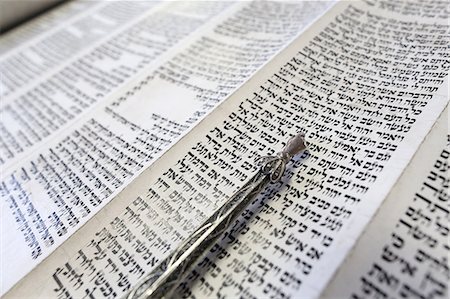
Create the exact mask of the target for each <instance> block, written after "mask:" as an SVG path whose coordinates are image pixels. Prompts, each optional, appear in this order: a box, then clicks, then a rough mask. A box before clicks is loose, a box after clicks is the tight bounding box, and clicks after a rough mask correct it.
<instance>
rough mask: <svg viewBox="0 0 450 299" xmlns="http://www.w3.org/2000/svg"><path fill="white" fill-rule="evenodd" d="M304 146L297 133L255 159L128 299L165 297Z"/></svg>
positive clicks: (303, 141)
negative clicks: (240, 181)
mask: <svg viewBox="0 0 450 299" xmlns="http://www.w3.org/2000/svg"><path fill="white" fill-rule="evenodd" d="M305 149H306V143H305V137H304V135H303V134H298V135H297V136H295V137H293V138H292V139H290V140H289V141H288V143H287V144H286V146H285V147H284V149H283V150H282V151H281V152H280V153H278V154H277V155H276V156H265V157H261V158H259V159H258V160H257V163H258V166H259V167H260V171H258V172H257V173H256V174H255V175H254V176H253V177H252V178H251V179H250V180H249V181H248V182H247V183H246V184H245V185H244V186H243V187H242V188H240V189H239V190H238V191H237V192H236V193H235V194H233V195H232V196H231V197H230V198H229V199H228V200H227V201H226V202H225V204H224V205H222V206H221V207H220V208H219V209H218V210H217V211H216V212H214V214H213V215H211V216H210V217H209V218H208V219H207V220H206V221H205V222H204V223H203V224H202V225H201V226H200V227H199V228H198V229H197V230H196V231H195V232H194V233H193V234H192V235H191V236H190V237H189V238H187V239H186V240H184V241H183V242H182V244H181V245H180V246H179V247H178V248H177V249H176V250H175V251H174V252H173V253H171V254H170V255H169V256H168V257H167V258H166V259H164V260H163V261H161V263H160V264H159V265H158V266H157V267H156V268H155V269H154V270H153V271H152V272H151V273H149V274H148V275H147V276H145V277H144V279H143V280H142V281H141V282H140V283H139V284H138V285H137V286H136V287H134V288H133V289H132V290H131V291H130V293H129V294H128V296H127V298H128V299H136V298H148V299H150V298H155V299H156V298H169V297H170V296H171V293H172V291H173V290H174V289H175V287H176V286H177V284H178V283H179V282H180V281H181V280H182V279H183V278H184V276H185V275H186V274H187V273H189V270H191V267H192V266H193V265H195V262H196V261H197V260H198V259H199V258H200V257H201V256H202V255H203V254H205V253H207V252H208V250H209V249H210V248H211V247H212V246H213V245H214V243H216V241H217V240H218V239H219V237H220V236H221V235H222V233H223V232H225V231H226V230H227V229H228V228H229V226H230V224H232V223H233V221H234V220H235V219H236V218H237V217H239V216H240V215H241V214H242V212H243V211H244V209H245V208H246V207H247V206H248V204H249V203H250V202H251V201H252V200H253V199H254V198H255V197H256V196H257V195H258V194H259V193H260V192H261V190H262V189H263V188H264V187H265V186H266V185H267V184H268V183H269V182H276V181H278V180H280V179H281V177H282V175H283V173H284V171H285V169H286V164H287V163H288V162H289V160H290V159H291V158H292V157H293V156H295V155H296V154H297V153H299V152H301V151H303V150H305Z"/></svg>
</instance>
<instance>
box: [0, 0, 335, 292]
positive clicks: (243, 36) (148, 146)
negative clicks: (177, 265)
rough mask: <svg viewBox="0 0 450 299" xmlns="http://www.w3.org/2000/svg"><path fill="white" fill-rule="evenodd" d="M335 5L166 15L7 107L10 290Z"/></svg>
mask: <svg viewBox="0 0 450 299" xmlns="http://www.w3.org/2000/svg"><path fill="white" fill-rule="evenodd" d="M330 4H331V3H330V2H299V3H282V2H277V3H266V2H239V3H232V2H223V3H222V2H210V1H200V2H170V3H166V4H164V6H162V7H159V6H158V7H156V8H155V10H154V11H153V12H150V13H149V14H148V16H147V17H146V18H144V19H142V20H141V21H140V22H137V23H136V24H135V25H133V26H131V27H130V28H129V29H128V30H125V31H123V32H122V33H120V34H119V35H117V36H115V37H114V38H112V39H111V40H108V41H107V42H106V44H105V45H103V46H100V47H98V48H95V49H94V50H92V51H91V52H89V53H88V54H86V56H83V57H82V58H80V59H78V60H75V61H74V62H73V63H72V64H70V65H69V66H67V67H66V68H65V69H64V70H63V71H61V72H60V73H57V74H55V75H54V76H51V77H50V78H49V79H48V81H46V82H45V84H44V83H43V84H41V85H39V86H38V87H37V89H32V90H31V91H30V92H29V93H27V96H29V98H24V97H21V98H19V99H15V100H11V101H10V104H5V105H4V107H5V109H4V110H3V111H2V112H3V113H4V116H3V119H2V121H3V125H4V127H6V128H4V131H3V132H4V133H5V132H12V131H16V132H18V133H16V134H12V133H11V134H9V135H8V138H7V139H6V138H5V139H4V140H5V142H8V144H9V145H10V146H9V147H5V148H7V149H8V150H10V151H8V152H7V153H8V154H10V156H8V155H6V157H7V158H9V160H8V159H5V160H4V162H5V166H4V173H2V189H1V191H2V197H3V198H4V199H5V200H4V201H2V233H1V236H2V256H3V257H5V258H4V259H3V261H2V266H3V267H4V268H5V269H10V270H9V275H7V276H2V280H3V283H4V288H3V290H4V291H6V290H7V289H8V288H9V287H10V286H12V284H14V283H15V282H17V281H18V280H19V279H20V278H21V277H22V276H23V275H24V274H26V273H27V272H28V271H30V270H31V269H32V267H33V266H34V265H36V264H38V263H39V262H40V261H41V260H42V259H43V258H45V257H46V256H47V255H48V254H49V253H51V252H52V251H53V250H54V249H55V248H56V247H57V246H58V245H59V244H60V243H61V242H63V241H64V240H65V239H66V238H67V237H68V236H69V235H70V234H71V233H72V232H74V231H75V230H76V229H77V228H79V227H80V226H81V225H83V223H85V222H86V221H87V220H88V219H89V218H90V217H92V215H93V214H95V213H96V212H97V211H99V210H100V209H101V208H102V207H103V206H104V205H105V204H106V203H108V202H109V201H110V200H111V199H112V198H114V196H115V195H116V194H117V193H118V192H119V191H120V190H121V189H122V188H123V187H124V186H126V184H127V183H128V182H130V181H131V180H132V179H133V178H134V177H136V176H137V175H138V174H139V173H140V172H141V171H143V170H144V169H145V168H147V167H148V166H149V165H151V163H152V162H153V161H154V160H155V159H156V158H157V157H158V156H159V155H160V154H161V153H162V152H163V151H164V150H165V149H167V148H168V147H169V146H170V144H171V143H172V142H173V141H174V140H176V139H177V138H178V137H179V136H181V134H182V133H183V132H185V131H186V130H187V129H188V128H189V127H191V126H192V125H193V124H194V123H195V122H197V121H198V120H199V119H200V118H201V117H203V116H204V115H205V114H206V113H207V112H208V111H209V110H211V109H212V108H213V107H214V106H215V105H217V103H219V102H220V101H221V100H222V99H224V98H225V97H227V96H228V95H229V94H230V93H231V92H232V91H233V90H234V89H236V88H237V87H238V86H239V85H240V84H242V83H243V82H244V81H245V80H246V79H247V78H249V77H250V76H251V75H252V74H253V73H254V72H255V71H256V70H257V69H258V68H259V67H260V66H261V65H263V64H264V63H265V62H266V61H267V60H269V59H270V58H271V57H272V56H273V55H275V54H276V53H277V52H278V51H279V50H280V49H281V48H283V47H284V46H285V45H286V44H287V43H288V42H289V41H291V40H292V39H293V38H294V37H295V36H296V35H298V33H299V32H300V31H301V30H302V29H303V28H305V26H306V25H307V24H308V23H309V22H311V21H312V20H313V18H314V17H315V16H317V15H319V14H320V13H322V12H323V11H324V10H325V9H326V8H327V7H328V6H330ZM213 16H214V19H211V18H212V17H213ZM165 51H166V52H165ZM157 58H158V59H157ZM144 67H145V69H144ZM138 72H140V73H139V74H138V76H137V77H135V78H134V79H132V80H131V81H130V82H129V83H128V84H127V85H126V86H124V87H123V88H122V89H121V90H119V91H116V92H115V94H114V95H109V96H107V94H108V92H111V91H112V90H114V89H115V88H117V86H118V85H120V84H121V82H122V81H124V80H126V79H127V78H131V77H132V76H133V75H134V74H135V73H138ZM97 97H99V98H98V100H96V98H97ZM56 103H58V104H59V106H58V105H56ZM17 109H20V111H18V110H17ZM19 112H21V113H19ZM47 134H48V135H49V137H45V135H47ZM30 140H31V141H35V140H36V142H34V143H33V142H31V141H30ZM29 141H30V142H29ZM19 149H22V150H23V152H21V150H19Z"/></svg>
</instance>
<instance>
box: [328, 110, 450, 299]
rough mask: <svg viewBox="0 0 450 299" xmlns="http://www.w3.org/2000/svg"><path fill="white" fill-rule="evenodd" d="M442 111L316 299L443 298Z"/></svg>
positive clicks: (446, 142)
mask: <svg viewBox="0 0 450 299" xmlns="http://www.w3.org/2000/svg"><path fill="white" fill-rule="evenodd" d="M448 121H449V114H448V107H447V109H446V110H444V112H443V113H442V115H441V117H440V119H439V121H438V122H437V123H436V124H435V125H434V127H433V129H432V131H431V132H430V134H429V135H428V136H427V138H426V139H425V140H424V142H423V144H422V145H421V146H420V148H419V150H418V151H417V153H416V154H415V155H414V158H413V159H412V160H411V162H410V163H409V165H408V167H407V168H406V170H405V172H404V173H403V174H402V176H401V177H400V179H399V181H398V182H397V184H396V185H395V187H394V188H393V189H392V191H391V192H390V194H389V196H388V197H387V199H386V200H385V202H384V203H383V204H382V206H381V207H380V210H379V211H378V212H377V214H376V215H375V216H374V218H373V220H372V221H371V222H370V225H368V227H367V229H366V230H365V231H364V233H363V235H362V237H361V239H360V240H358V243H357V245H356V246H355V247H354V249H352V252H351V253H350V254H349V256H348V257H347V259H346V261H345V263H344V264H343V266H342V267H341V268H340V269H339V271H338V272H337V273H336V276H335V277H334V278H333V280H332V281H331V283H330V285H329V286H328V287H327V289H326V290H325V292H324V293H323V295H322V296H321V297H323V298H448V286H449V281H450V270H449V268H450V264H449V253H450V244H449V223H450V206H449V192H448V191H449V180H450V178H449V157H450V135H449V130H448V128H449V122H448Z"/></svg>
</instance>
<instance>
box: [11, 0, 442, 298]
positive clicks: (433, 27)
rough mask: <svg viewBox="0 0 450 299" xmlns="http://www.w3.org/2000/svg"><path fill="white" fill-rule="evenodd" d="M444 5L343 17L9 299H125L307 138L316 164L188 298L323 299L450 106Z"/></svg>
mask: <svg viewBox="0 0 450 299" xmlns="http://www.w3.org/2000/svg"><path fill="white" fill-rule="evenodd" d="M413 4H414V3H413ZM422 4H423V3H422ZM432 4H433V5H426V6H421V5H420V3H419V4H417V5H412V6H411V4H408V5H405V6H401V7H398V8H397V9H396V10H394V11H391V9H390V8H386V7H385V4H384V2H342V3H339V4H337V5H336V6H334V7H333V8H332V10H331V11H329V12H328V13H327V14H326V15H325V16H324V17H322V18H321V19H320V20H319V21H318V22H316V23H315V24H314V25H313V26H312V27H310V28H309V29H308V30H307V31H306V32H304V34H302V35H301V36H300V37H299V38H298V39H297V40H296V41H295V42H293V43H292V44H291V45H290V46H289V47H288V48H287V49H286V50H285V51H283V52H282V54H279V55H278V56H277V57H276V58H274V60H273V61H271V62H270V63H269V64H268V65H266V66H265V67H264V68H263V69H262V70H261V71H260V72H258V74H257V75H256V76H254V77H253V78H252V79H251V80H249V81H248V82H247V83H246V84H245V85H244V86H243V87H242V88H240V89H239V90H238V91H237V92H236V93H234V94H233V95H232V96H231V97H230V98H228V99H227V101H225V102H224V103H223V104H221V105H220V106H219V107H218V108H217V109H215V110H214V111H213V112H212V113H211V114H209V115H208V116H207V117H206V118H204V119H203V120H202V121H201V122H200V124H199V125H198V126H196V127H195V129H194V130H193V131H191V133H190V134H188V135H187V136H186V137H185V138H183V139H182V140H181V141H179V142H178V143H177V144H176V145H175V146H174V147H172V148H171V149H170V150H169V151H168V152H167V153H166V154H165V155H164V156H162V157H161V158H160V159H158V161H157V162H156V163H154V164H153V165H152V166H151V167H150V168H148V169H147V170H146V171H145V172H144V173H142V174H141V175H140V176H139V177H138V178H137V179H136V180H135V181H134V182H133V183H132V184H130V185H129V186H128V187H127V188H126V189H125V190H124V191H123V192H122V193H121V194H120V195H119V196H118V197H117V198H116V199H115V200H113V201H112V202H111V203H110V204H109V205H107V206H106V207H105V208H104V209H102V211H100V212H99V213H98V215H97V216H95V217H94V218H93V219H92V221H90V222H89V223H88V224H87V225H85V226H84V227H83V228H81V229H80V230H79V231H78V232H77V233H76V234H74V235H73V236H72V237H71V238H70V239H69V240H68V241H67V242H65V243H64V244H63V245H62V246H61V247H60V248H58V250H56V251H55V252H54V254H52V256H51V257H50V258H49V259H47V260H46V261H44V262H43V263H42V264H41V265H40V266H39V267H37V268H36V269H35V271H33V272H32V273H31V274H30V275H28V276H27V277H26V279H24V280H23V281H22V282H21V283H19V284H18V285H17V286H16V287H15V288H14V289H13V290H12V291H11V292H10V294H9V295H10V296H19V295H24V296H26V295H27V294H30V293H32V294H33V295H34V296H41V297H46V296H60V297H79V296H84V295H86V296H90V295H92V296H102V297H104V296H121V295H124V294H126V292H128V291H129V289H130V288H131V286H133V285H135V284H136V283H137V282H138V281H139V280H140V279H142V277H143V276H144V275H145V273H148V272H149V271H150V270H151V269H153V268H154V267H155V266H156V265H157V263H158V262H159V261H161V259H163V258H164V257H165V256H167V255H168V254H169V253H170V251H171V250H172V249H173V248H174V247H175V246H176V245H177V244H179V242H181V240H183V239H184V238H185V237H186V236H188V235H189V233H190V232H192V231H193V230H194V229H195V228H196V227H197V226H198V225H199V224H200V223H201V222H202V220H204V219H205V218H206V217H207V216H208V215H210V214H211V213H212V211H213V210H214V209H216V208H217V207H218V206H219V205H220V203H221V202H223V201H224V200H225V199H226V198H227V197H228V196H230V195H231V194H232V193H233V192H234V191H236V190H237V189H238V188H239V186H240V185H242V184H243V182H245V180H246V179H247V178H248V177H249V176H250V175H251V173H253V172H254V171H255V170H256V169H255V167H254V166H253V161H254V159H255V158H256V157H258V156H260V155H267V154H273V153H275V152H276V151H278V150H280V149H281V148H282V147H283V145H284V144H285V142H286V141H287V140H288V139H289V137H290V136H292V135H294V134H296V133H298V132H299V131H303V132H305V133H306V135H307V138H308V142H309V144H310V145H309V150H308V152H307V153H305V154H304V155H302V156H301V157H297V158H295V159H294V161H293V163H292V164H290V166H289V167H288V169H287V170H286V174H285V176H284V177H283V179H282V181H281V182H279V183H277V184H275V185H272V186H271V187H270V188H267V189H266V190H265V191H264V192H263V194H262V195H261V196H260V197H258V198H257V200H255V202H254V203H253V204H252V205H251V206H250V207H248V209H247V210H246V211H245V212H244V213H243V215H242V217H241V218H240V219H239V220H237V221H236V222H235V223H234V224H233V226H232V227H231V228H230V230H229V231H228V232H227V233H226V234H224V236H223V238H222V239H221V241H220V242H218V243H217V244H216V245H215V246H214V247H213V248H212V249H211V251H210V253H209V255H208V256H207V257H206V258H205V259H204V260H202V261H201V262H200V263H199V265H198V266H197V268H196V270H194V271H193V272H192V273H191V274H190V275H189V277H188V279H187V281H185V282H183V283H182V284H181V285H180V286H179V290H178V291H177V294H179V295H180V296H183V297H196V298H205V297H206V298H211V297H220V298H223V297H231V298H234V297H239V296H242V297H245V298H269V297H277V298H297V297H299V296H301V297H302V298H315V297H318V296H319V293H320V292H321V290H322V289H323V288H324V286H325V285H326V283H327V281H328V280H329V279H330V278H331V276H332V275H333V273H334V271H335V270H336V269H337V268H338V267H339V265H340V263H341V261H342V260H343V259H344V257H345V256H346V254H347V253H348V252H349V250H350V248H351V247H352V246H353V244H354V243H355V241H356V239H357V238H358V236H359V234H360V233H361V231H362V230H363V228H364V227H365V225H366V224H367V222H368V221H369V220H370V218H371V217H372V216H373V214H374V213H375V211H376V210H377V208H378V207H379V205H380V204H381V203H382V201H383V199H384V198H385V197H386V195H387V194H388V192H389V190H390V189H391V187H392V186H393V184H394V183H395V182H396V180H397V178H398V177H399V175H400V174H401V173H402V171H403V169H404V168H405V167H406V165H407V163H408V161H409V160H410V159H411V157H412V156H413V154H414V152H415V151H416V149H417V148H418V146H419V145H420V143H421V142H422V140H423V139H424V137H425V136H426V135H427V133H428V131H429V130H430V128H431V127H432V125H433V124H434V122H435V121H436V119H437V117H438V116H439V114H440V113H441V112H442V110H443V109H444V106H445V105H446V104H447V103H448V94H447V88H448V85H446V84H445V78H446V76H447V71H448V63H446V61H447V60H448V51H447V50H448V38H447V36H448V30H449V28H448V24H447V23H446V19H447V17H448V16H447V15H443V14H442V12H445V11H444V10H443V9H442V3H432ZM411 7H414V8H415V9H416V10H415V11H416V12H419V13H422V14H423V18H419V17H417V16H415V17H414V18H411V16H410V15H408V14H409V10H408V9H410V8H411ZM426 16H429V18H427V17H426ZM419 19H420V22H419ZM406 40H407V43H406V42H405V41H406ZM82 244H83V245H82Z"/></svg>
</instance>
